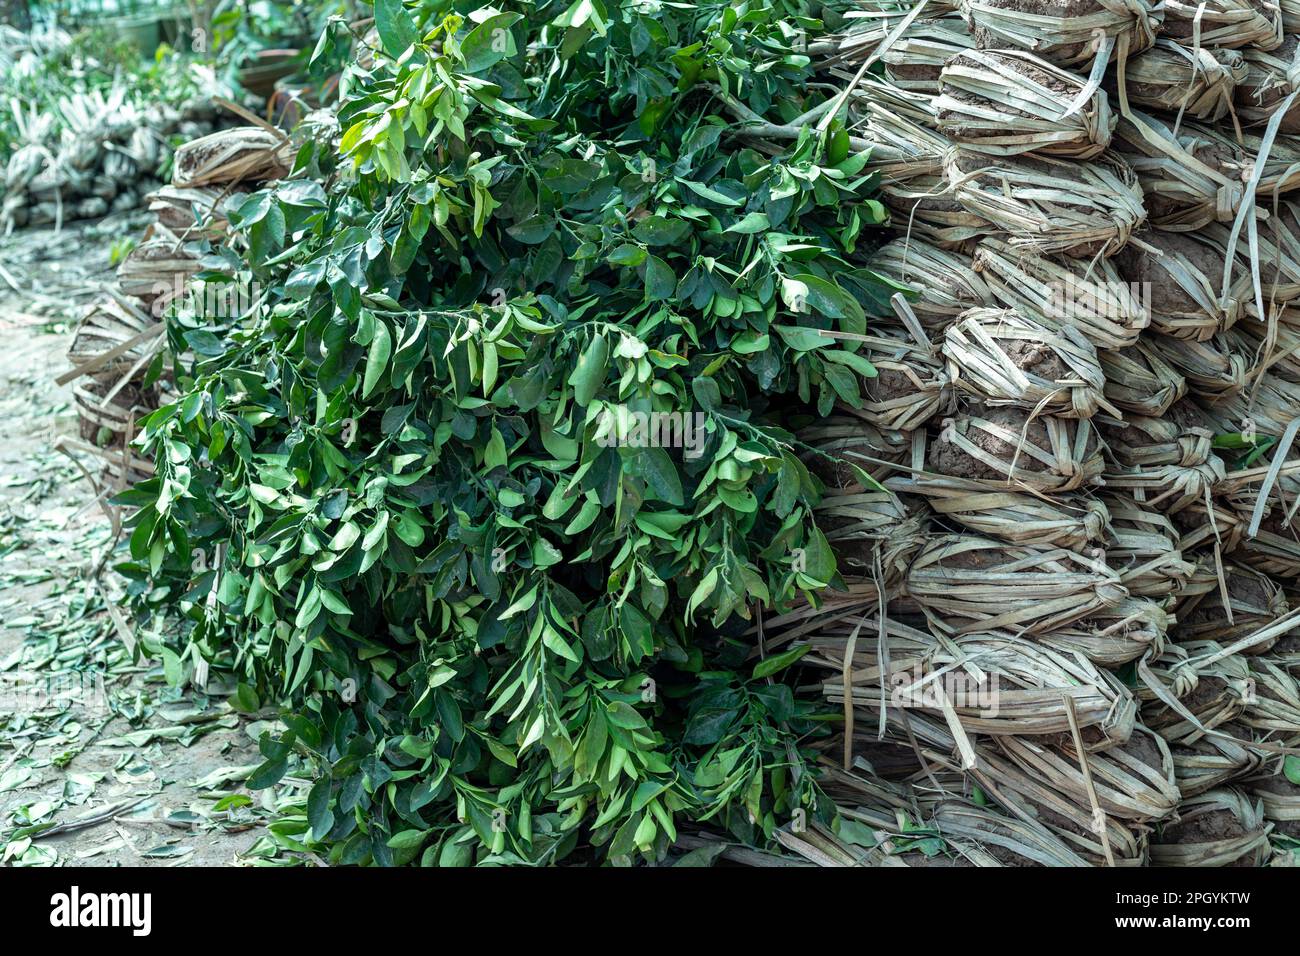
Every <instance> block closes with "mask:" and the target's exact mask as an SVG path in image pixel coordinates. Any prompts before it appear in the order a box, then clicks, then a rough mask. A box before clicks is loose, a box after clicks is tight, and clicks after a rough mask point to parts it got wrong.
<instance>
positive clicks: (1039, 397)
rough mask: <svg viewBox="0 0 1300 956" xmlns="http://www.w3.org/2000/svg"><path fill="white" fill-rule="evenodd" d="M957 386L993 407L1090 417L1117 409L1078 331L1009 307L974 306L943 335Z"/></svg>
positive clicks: (1093, 355) (1091, 351)
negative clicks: (1044, 322) (1105, 392)
mask: <svg viewBox="0 0 1300 956" xmlns="http://www.w3.org/2000/svg"><path fill="white" fill-rule="evenodd" d="M943 356H944V358H945V359H946V360H947V364H948V374H949V376H950V377H951V379H952V383H953V386H954V387H956V388H958V389H961V390H964V391H966V392H969V393H971V394H973V395H975V396H976V397H977V398H979V399H980V400H982V401H983V402H985V403H986V404H988V405H990V406H998V405H1016V406H1019V407H1021V408H1026V409H1030V410H1032V411H1034V412H1036V413H1039V414H1049V415H1060V416H1062V417H1067V418H1091V417H1092V416H1093V415H1094V414H1095V413H1096V411H1097V409H1098V408H1107V409H1111V410H1112V411H1114V412H1115V414H1116V415H1118V414H1119V412H1118V411H1117V410H1114V409H1113V407H1112V406H1111V405H1110V403H1109V402H1107V401H1106V399H1105V397H1104V395H1103V389H1104V388H1105V386H1106V379H1105V376H1104V375H1103V373H1102V371H1101V365H1100V364H1099V363H1098V361H1097V351H1096V349H1094V348H1093V346H1092V343H1091V342H1089V341H1088V340H1087V339H1086V338H1085V337H1084V336H1083V334H1082V333H1081V332H1079V330H1078V329H1076V328H1074V327H1073V326H1069V325H1066V326H1062V327H1061V328H1060V329H1058V330H1052V329H1048V328H1045V327H1044V326H1042V325H1039V324H1038V323H1037V322H1034V321H1032V320H1030V319H1027V318H1025V317H1024V316H1022V315H1020V314H1019V313H1017V312H1014V311H1012V310H1010V309H971V310H970V311H969V312H966V313H964V314H963V315H961V316H959V317H958V319H957V321H956V322H954V323H953V324H952V325H951V326H949V327H948V331H947V332H946V333H944V339H943Z"/></svg>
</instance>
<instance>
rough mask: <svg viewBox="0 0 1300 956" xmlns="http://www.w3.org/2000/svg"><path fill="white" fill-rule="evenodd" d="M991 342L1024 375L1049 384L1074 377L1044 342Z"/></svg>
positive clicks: (1054, 351)
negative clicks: (995, 344)
mask: <svg viewBox="0 0 1300 956" xmlns="http://www.w3.org/2000/svg"><path fill="white" fill-rule="evenodd" d="M993 341H995V342H997V344H998V347H999V348H1001V349H1002V351H1004V352H1006V353H1007V358H1009V359H1011V362H1012V364H1014V365H1015V366H1016V368H1018V369H1020V371H1022V372H1024V373H1025V374H1026V375H1037V376H1038V377H1039V378H1044V379H1047V381H1049V382H1059V381H1062V380H1064V379H1069V378H1073V377H1074V374H1073V373H1072V372H1071V371H1070V367H1069V366H1068V365H1066V364H1065V362H1064V361H1062V360H1061V356H1059V355H1058V354H1056V350H1055V349H1053V348H1052V347H1051V346H1050V345H1048V344H1047V343H1045V342H1033V341H1030V340H1028V339H999V338H995V339H994V340H993Z"/></svg>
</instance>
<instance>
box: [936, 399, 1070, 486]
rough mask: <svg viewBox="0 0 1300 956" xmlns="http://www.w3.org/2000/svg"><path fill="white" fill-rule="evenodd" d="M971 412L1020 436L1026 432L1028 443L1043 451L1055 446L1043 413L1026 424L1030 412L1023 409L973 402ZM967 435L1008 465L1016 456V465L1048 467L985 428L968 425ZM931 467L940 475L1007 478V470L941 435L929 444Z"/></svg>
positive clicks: (1036, 468)
mask: <svg viewBox="0 0 1300 956" xmlns="http://www.w3.org/2000/svg"><path fill="white" fill-rule="evenodd" d="M971 415H973V416H977V417H979V418H982V419H984V420H985V421H989V422H992V423H993V424H995V425H999V426H1001V427H1003V428H1005V429H1007V430H1008V431H1010V432H1012V433H1013V434H1015V435H1017V436H1020V435H1023V436H1024V440H1025V442H1026V443H1027V444H1033V445H1036V446H1037V447H1038V448H1041V449H1043V450H1044V451H1049V450H1050V449H1051V447H1052V443H1051V441H1050V440H1049V439H1048V435H1047V426H1046V425H1045V424H1043V420H1042V417H1041V416H1039V417H1038V418H1035V419H1034V420H1033V421H1032V422H1030V423H1029V426H1028V428H1026V427H1025V420H1026V418H1027V417H1028V412H1026V411H1025V410H1023V409H1018V408H1010V407H983V406H980V405H972V406H971ZM964 421H966V420H964V419H958V420H957V423H956V426H955V427H956V429H957V430H958V431H961V430H962V426H963V422H964ZM965 437H966V438H967V439H968V440H969V441H970V442H971V443H972V444H974V445H975V446H976V447H978V448H980V449H982V450H983V451H986V452H988V453H989V454H991V455H993V456H995V457H996V458H998V459H999V460H1001V461H1004V462H1006V463H1007V465H1008V466H1009V465H1010V464H1011V461H1012V459H1013V458H1014V459H1015V461H1016V467H1017V468H1020V469H1024V470H1025V471H1030V472H1045V471H1046V470H1047V466H1046V465H1045V464H1043V463H1042V462H1041V461H1039V460H1038V459H1037V458H1035V457H1033V456H1032V455H1027V454H1025V453H1024V451H1021V453H1020V454H1019V456H1017V455H1016V446H1015V445H1013V444H1012V443H1010V442H1006V441H1003V440H1002V439H1001V438H999V437H998V436H996V435H991V434H989V433H988V432H986V431H984V430H983V429H979V428H968V429H966V430H965ZM929 467H930V469H931V470H932V471H935V472H938V473H939V474H941V475H950V476H952V477H954V478H975V479H984V480H987V479H993V480H1004V479H1005V478H1006V472H1004V471H1000V470H998V469H997V468H994V467H992V466H990V465H987V464H985V463H984V462H982V461H980V460H978V459H976V458H974V457H972V456H971V455H968V454H967V453H966V452H964V451H962V450H961V449H960V448H958V447H957V445H956V444H955V443H953V442H948V441H944V440H943V438H942V435H940V436H939V437H937V438H936V439H935V440H934V441H933V442H931V444H930V452H929Z"/></svg>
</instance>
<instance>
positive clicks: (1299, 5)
mask: <svg viewBox="0 0 1300 956" xmlns="http://www.w3.org/2000/svg"><path fill="white" fill-rule="evenodd" d="M1278 7H1279V8H1280V9H1281V11H1282V32H1283V34H1284V35H1285V34H1291V33H1300V0H1280V2H1279V3H1278Z"/></svg>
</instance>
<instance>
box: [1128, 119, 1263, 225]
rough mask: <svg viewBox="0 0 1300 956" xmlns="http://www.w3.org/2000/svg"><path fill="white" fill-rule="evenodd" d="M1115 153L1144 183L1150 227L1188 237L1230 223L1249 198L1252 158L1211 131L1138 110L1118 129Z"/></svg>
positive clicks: (1223, 137) (1143, 191)
mask: <svg viewBox="0 0 1300 956" xmlns="http://www.w3.org/2000/svg"><path fill="white" fill-rule="evenodd" d="M1113 149H1114V150H1115V152H1117V153H1118V154H1119V155H1121V156H1122V157H1123V158H1124V160H1125V161H1126V162H1127V163H1128V165H1129V166H1131V167H1132V169H1133V170H1134V172H1136V174H1137V178H1138V180H1139V181H1140V182H1141V189H1142V193H1143V195H1144V196H1145V202H1146V212H1147V217H1148V218H1149V219H1150V221H1151V224H1152V225H1154V226H1159V227H1161V228H1164V229H1169V230H1173V231H1179V232H1185V231H1189V230H1194V229H1200V228H1201V227H1202V226H1205V225H1207V224H1209V223H1211V222H1231V221H1232V220H1233V219H1234V218H1235V217H1236V215H1237V212H1238V210H1239V209H1240V208H1241V203H1242V200H1243V199H1244V198H1245V195H1246V183H1247V181H1248V180H1249V178H1250V175H1251V173H1252V172H1253V169H1254V166H1253V162H1252V157H1251V156H1250V155H1248V154H1247V152H1246V151H1245V150H1244V149H1243V148H1242V147H1240V146H1238V145H1237V144H1236V143H1234V142H1233V141H1232V140H1231V139H1229V138H1227V137H1225V136H1222V135H1220V134H1219V133H1217V132H1216V131H1214V130H1211V129H1208V128H1206V127H1200V126H1196V125H1195V124H1192V123H1183V124H1182V125H1181V126H1180V127H1178V128H1177V129H1175V126H1174V125H1173V120H1172V119H1170V120H1164V119H1158V118H1156V117H1154V116H1152V115H1150V114H1147V113H1139V112H1138V111H1136V110H1134V111H1132V112H1131V114H1129V115H1127V116H1124V117H1122V118H1121V119H1120V121H1119V124H1118V125H1117V126H1116V128H1115V142H1114V146H1113Z"/></svg>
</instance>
